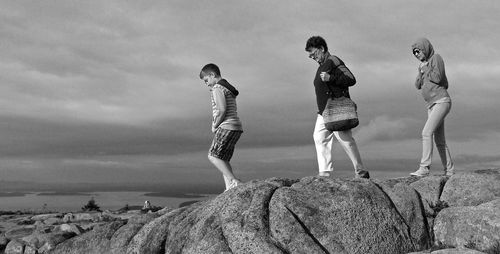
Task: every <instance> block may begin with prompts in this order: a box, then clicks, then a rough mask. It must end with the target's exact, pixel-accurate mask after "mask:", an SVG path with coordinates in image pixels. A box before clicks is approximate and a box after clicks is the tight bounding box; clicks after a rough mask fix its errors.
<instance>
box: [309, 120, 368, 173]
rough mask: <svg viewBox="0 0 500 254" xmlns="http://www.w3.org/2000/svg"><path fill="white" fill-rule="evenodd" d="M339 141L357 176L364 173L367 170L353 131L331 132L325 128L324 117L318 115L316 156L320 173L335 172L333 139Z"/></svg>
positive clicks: (315, 129) (315, 134) (315, 130)
mask: <svg viewBox="0 0 500 254" xmlns="http://www.w3.org/2000/svg"><path fill="white" fill-rule="evenodd" d="M334 136H335V138H336V139H337V140H338V141H339V143H340V145H342V148H344V151H345V152H346V153H347V155H348V156H349V158H350V159H351V162H352V165H353V166H354V171H355V173H356V174H357V175H359V174H360V173H362V172H363V171H364V170H365V169H364V166H363V162H361V155H360V154H359V151H358V146H357V145H356V141H355V140H354V138H353V137H352V131H351V130H348V131H333V132H332V131H329V130H327V129H326V127H325V122H324V121H323V117H322V116H321V115H318V118H317V119H316V125H315V127H314V133H313V138H314V144H315V146H316V155H317V157H318V167H319V172H320V173H322V172H328V173H329V172H332V171H333V155H332V148H333V137H334Z"/></svg>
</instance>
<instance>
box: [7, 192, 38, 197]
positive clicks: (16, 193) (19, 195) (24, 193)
mask: <svg viewBox="0 0 500 254" xmlns="http://www.w3.org/2000/svg"><path fill="white" fill-rule="evenodd" d="M27 194H33V192H22V191H13V192H0V197H23V196H26V195H27Z"/></svg>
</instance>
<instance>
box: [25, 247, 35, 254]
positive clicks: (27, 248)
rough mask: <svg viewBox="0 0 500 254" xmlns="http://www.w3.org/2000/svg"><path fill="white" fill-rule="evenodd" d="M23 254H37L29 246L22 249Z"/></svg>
mask: <svg viewBox="0 0 500 254" xmlns="http://www.w3.org/2000/svg"><path fill="white" fill-rule="evenodd" d="M24 254H38V250H37V249H35V248H33V247H31V246H28V245H26V246H25V247H24Z"/></svg>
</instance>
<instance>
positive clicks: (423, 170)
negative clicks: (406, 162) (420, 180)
mask: <svg viewBox="0 0 500 254" xmlns="http://www.w3.org/2000/svg"><path fill="white" fill-rule="evenodd" d="M410 175H412V176H427V175H429V169H428V168H419V169H418V170H417V171H415V172H413V173H410Z"/></svg>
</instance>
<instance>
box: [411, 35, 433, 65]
mask: <svg viewBox="0 0 500 254" xmlns="http://www.w3.org/2000/svg"><path fill="white" fill-rule="evenodd" d="M416 48H417V49H420V50H422V52H423V53H424V56H425V59H426V60H429V58H431V56H433V55H434V48H433V47H432V44H431V42H430V41H429V40H427V39H426V38H419V39H417V41H415V43H413V44H412V45H411V50H412V51H413V50H414V49H416Z"/></svg>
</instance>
